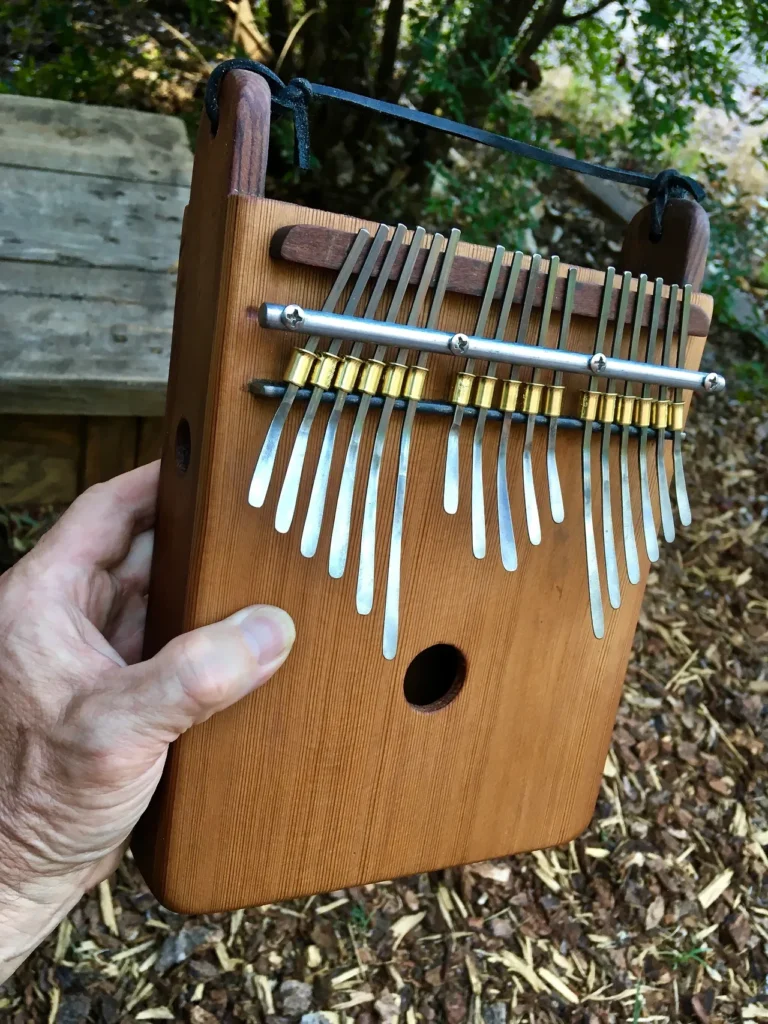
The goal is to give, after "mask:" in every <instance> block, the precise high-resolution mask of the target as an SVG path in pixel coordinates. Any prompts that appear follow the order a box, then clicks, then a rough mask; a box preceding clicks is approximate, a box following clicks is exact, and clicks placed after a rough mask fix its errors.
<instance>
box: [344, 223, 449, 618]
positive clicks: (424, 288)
mask: <svg viewBox="0 0 768 1024" xmlns="http://www.w3.org/2000/svg"><path fill="white" fill-rule="evenodd" d="M419 230H420V231H421V236H420V238H419V243H420V242H421V239H423V237H424V234H425V233H426V232H425V231H424V229H423V228H420V229H419ZM415 238H416V236H415V235H414V240H415ZM443 240H444V236H443V235H435V236H434V237H433V239H432V245H431V246H430V248H429V252H428V254H427V259H426V262H425V264H424V270H423V271H422V275H421V278H420V280H419V284H418V287H417V288H416V294H415V296H414V298H413V305H412V306H411V311H410V313H409V314H408V320H407V321H406V322H407V323H408V324H409V325H411V326H413V325H415V324H417V323H418V321H419V317H420V315H421V311H422V309H423V307H424V302H425V300H426V298H427V293H428V292H429V289H430V286H431V284H432V277H433V275H434V272H435V268H436V266H437V261H438V259H439V257H440V252H441V250H442V247H443ZM408 351H409V350H408V349H407V348H400V349H398V350H397V355H396V357H395V362H394V364H392V365H393V366H395V367H397V366H403V365H404V364H405V360H406V359H407V358H408ZM382 393H383V394H384V396H385V398H384V404H383V405H382V407H381V413H380V414H379V425H378V427H377V428H376V436H375V437H374V440H373V452H372V453H371V462H370V466H369V467H368V483H367V485H366V488H365V503H364V505H363V529H362V533H361V535H360V563H359V566H358V573H357V597H356V605H357V610H358V612H359V613H360V614H361V615H368V614H369V613H370V611H371V609H372V608H373V587H374V579H375V571H376V516H377V511H378V501H379V481H380V479H381V463H382V460H383V458H384V448H385V445H386V443H387V431H388V430H389V421H390V419H391V418H392V410H393V409H394V408H395V402H396V401H397V399H398V398H399V397H400V393H401V385H398V384H395V382H394V378H393V382H392V385H391V387H389V386H388V384H387V380H386V377H385V379H384V384H383V387H382Z"/></svg>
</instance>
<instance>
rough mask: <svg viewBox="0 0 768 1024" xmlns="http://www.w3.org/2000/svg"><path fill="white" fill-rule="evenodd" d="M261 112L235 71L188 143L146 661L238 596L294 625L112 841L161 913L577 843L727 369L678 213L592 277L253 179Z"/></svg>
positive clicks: (174, 757)
mask: <svg viewBox="0 0 768 1024" xmlns="http://www.w3.org/2000/svg"><path fill="white" fill-rule="evenodd" d="M269 111H270V94H269V90H268V88H267V86H266V85H265V83H264V81H263V79H262V78H260V77H258V76H257V75H254V74H250V73H248V72H246V71H234V72H231V73H230V74H229V75H227V77H226V78H225V79H224V81H223V84H222V87H221V95H220V116H219V122H218V126H217V132H216V134H215V135H213V134H212V132H211V126H210V124H209V122H208V120H207V118H206V117H205V116H204V117H203V120H202V123H201V128H200V133H199V136H198V141H197V149H196V153H195V168H194V174H193V182H192V193H191V199H190V203H189V206H188V209H187V211H186V215H185V220H184V228H183V235H182V245H181V257H180V265H179V284H178V297H177V305H176V314H175V322H174V336H173V353H172V359H171V376H170V385H169V395H168V411H167V437H166V441H165V447H164V451H163V466H162V473H161V485H160V499H159V509H158V522H157V539H156V556H155V564H154V567H153V577H152V587H151V594H150V612H149V620H148V627H147V654H152V653H154V652H155V651H156V650H158V649H159V648H160V647H161V646H162V645H164V644H165V643H166V642H167V641H168V640H169V639H171V638H172V637H173V636H175V635H177V634H179V633H181V632H183V631H186V630H188V629H191V628H194V627H197V626H200V625H203V624H205V623H208V622H211V621H215V620H217V619H220V618H222V617H224V616H226V615H228V614H231V613H232V612H234V611H236V610H237V609H239V608H241V607H244V606H246V605H249V604H254V603H270V604H276V605H279V606H280V607H283V608H285V609H286V610H287V611H288V612H289V613H290V614H291V615H292V616H293V618H294V620H295V622H296V625H297V633H298V639H297V642H296V646H295V648H294V651H293V653H292V654H291V656H290V658H289V660H288V662H287V663H286V665H285V667H284V668H283V669H282V670H281V671H280V672H279V674H278V676H277V677H276V678H275V679H274V680H273V681H272V682H270V683H269V684H268V685H267V686H265V687H263V688H262V689H260V690H258V691H257V692H256V693H254V694H252V695H251V696H250V697H248V698H246V699H245V700H244V701H242V702H241V703H239V704H238V705H236V706H235V707H233V708H231V709H230V710H229V711H226V712H224V713H222V714H219V715H217V716H215V717H214V718H213V719H211V720H210V721H208V722H207V723H205V724H204V725H202V726H199V727H197V728H195V729H193V730H191V731H190V732H189V733H187V734H186V735H184V736H183V737H182V738H181V739H180V740H179V741H178V742H177V743H176V744H174V746H173V747H172V749H171V752H170V755H169V760H168V765H167V768H166V772H165V775H164V778H163V782H162V784H161V786H160V789H159V790H158V792H157V794H156V796H155V799H154V801H153V803H152V805H151V807H150V809H149V811H148V812H147V814H146V815H145V817H144V819H143V820H142V822H141V823H140V826H139V828H138V829H137V832H136V835H135V837H134V850H135V854H136V857H137V860H138V862H139V865H140V867H141V869H142V871H143V872H144V875H145V877H146V879H147V881H148V883H149V884H150V886H151V887H152V889H153V890H154V892H155V893H156V894H157V895H158V897H159V898H160V899H161V900H162V901H163V902H164V903H166V904H167V905H168V906H170V907H172V908H175V909H178V910H183V911H209V910H220V909H227V908H235V907H239V906H244V905H249V904H260V903H267V902H272V901H274V900H278V899H284V898H288V897H292V896H296V895H300V894H306V893H311V892H316V891H319V890H335V889H340V888H343V887H346V886H350V885H355V884H361V883H363V882H369V881H374V880H381V879H386V878H391V877H393V876H397V875H406V874H412V873H415V872H420V871H425V870H431V869H435V868H439V867H444V866H448V865H453V864H457V863H466V862H470V861H477V860H482V859H486V858H490V857H496V856H500V855H505V854H509V853H514V852H518V851H522V850H530V849H537V848H541V847H545V846H550V845H553V844H556V843H562V842H565V841H567V840H569V839H570V838H572V837H573V836H575V835H577V834H578V833H579V832H580V831H582V830H583V828H584V827H585V826H586V824H587V823H588V821H589V819H590V816H591V814H592V810H593V807H594V803H595V799H596V795H597V792H598V788H599V785H600V780H601V775H602V770H603V766H604V762H605V757H606V753H607V750H608V745H609V741H610V735H611V729H612V724H613V719H614V716H615V711H616V706H617V702H618V699H619V694H620V688H621V684H622V680H623V677H624V674H625V671H626V666H627V661H628V658H629V652H630V648H631V644H632V638H633V635H634V631H635V627H636V624H637V619H638V615H639V608H640V602H641V599H642V592H643V586H644V583H645V579H646V577H647V573H648V568H649V565H650V563H651V562H654V561H656V559H658V557H659V546H658V542H657V517H660V521H661V527H662V531H663V535H664V538H665V539H666V540H668V541H669V540H671V539H673V538H674V534H675V528H676V527H675V515H673V501H672V496H671V493H670V492H672V494H674V496H675V504H676V508H677V512H676V518H677V519H678V520H679V521H680V522H681V523H682V524H683V525H685V524H687V523H688V522H689V521H690V509H689V503H688V497H687V493H686V487H685V476H684V467H683V441H684V426H685V416H686V408H687V402H688V400H689V398H690V395H691V394H692V393H693V392H712V393H716V392H719V391H722V389H723V388H724V386H725V382H724V380H723V378H722V377H721V376H720V375H719V374H717V373H713V372H709V373H704V372H702V371H699V370H698V366H699V360H700V357H701V354H702V350H703V346H704V341H705V338H706V335H707V331H708V328H709V323H710V317H711V312H712V301H711V299H710V298H709V297H708V296H707V295H704V294H701V293H700V292H699V291H697V290H696V289H697V288H698V287H699V285H700V283H701V278H702V275H703V269H704V264H705V260H706V245H707V242H706V239H707V236H706V225H707V222H706V217H705V216H704V214H703V212H702V211H701V208H700V207H699V206H698V205H697V204H696V203H692V202H688V201H685V200H682V199H679V200H672V201H671V202H670V203H669V205H668V208H667V210H666V213H665V222H664V223H665V232H666V233H667V235H668V238H667V239H666V240H665V241H664V242H663V243H660V244H656V245H654V244H651V243H650V242H648V241H647V240H646V239H647V235H648V210H647V208H646V210H644V211H641V213H640V214H639V215H638V217H637V218H636V219H635V221H634V222H633V224H632V225H631V226H630V228H629V231H628V233H627V238H626V240H625V244H624V249H623V251H622V253H621V257H620V261H619V265H620V268H621V271H620V272H617V271H616V270H614V269H613V268H609V269H608V270H607V271H606V272H604V273H603V272H598V271H594V270H590V269H587V268H583V267H577V266H566V265H565V264H564V263H561V261H560V260H559V259H558V258H557V257H556V256H550V258H549V259H546V260H545V259H542V257H541V256H540V255H538V254H532V255H530V256H528V255H524V254H523V253H521V252H510V251H506V250H505V249H504V248H503V247H502V246H497V247H496V248H495V249H493V250H492V249H488V248H485V247H482V246H476V245H472V244H470V243H468V242H464V241H461V240H460V238H459V232H458V231H456V230H453V231H447V232H446V233H445V234H440V233H436V234H433V235H428V234H427V233H426V232H425V231H424V229H423V228H420V227H417V228H415V229H413V230H407V229H406V227H405V226H403V225H399V226H388V225H384V224H381V225H378V224H370V223H364V222H362V221H360V220H357V219H355V218H350V217H345V216H341V215H338V214H331V213H327V212H323V211H320V210H313V209H309V208H305V207H298V206H293V205H290V204H286V203H281V202H275V201H270V200H267V199H265V198H263V196H262V190H263V183H264V174H265V166H266V155H267V148H268V134H269ZM638 538H640V543H639V544H638Z"/></svg>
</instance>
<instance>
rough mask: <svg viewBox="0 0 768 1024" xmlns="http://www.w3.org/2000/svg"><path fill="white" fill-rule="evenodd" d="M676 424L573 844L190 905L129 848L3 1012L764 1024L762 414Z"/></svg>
mask: <svg viewBox="0 0 768 1024" xmlns="http://www.w3.org/2000/svg"><path fill="white" fill-rule="evenodd" d="M730 342H731V339H729V338H727V337H725V336H723V335H722V334H721V335H720V337H719V339H715V344H714V346H713V348H714V351H715V353H716V354H717V356H718V358H720V356H723V355H724V353H727V351H728V345H729V344H730ZM720 362H721V364H722V362H723V360H722V359H721V360H720ZM689 431H690V440H689V442H688V445H687V467H688V476H689V490H690V493H691V496H692V504H693V513H694V523H693V526H692V527H691V528H689V529H687V530H684V531H682V532H681V534H680V536H679V537H678V539H677V541H676V542H675V544H674V545H672V546H671V547H669V546H667V547H666V548H665V550H664V552H663V555H662V560H661V562H660V563H659V565H658V568H657V569H655V570H654V572H653V573H652V575H651V578H650V583H649V586H648V591H647V596H646V600H645V604H644V606H643V614H642V618H641V622H640V626H639V629H638V632H637V637H636V640H635V648H634V656H633V659H632V662H631V665H630V668H629V672H628V675H627V681H626V688H625V691H624V699H623V701H622V704H621V707H620V710H619V715H618V720H617V723H616V728H615V731H614V737H613V745H612V749H611V753H610V756H609V758H608V762H607V764H606V768H605V776H604V780H603V784H602V791H601V794H600V799H599V802H598V805H597V808H596V811H595V815H594V818H593V820H592V823H591V825H590V827H589V829H588V830H587V832H586V833H585V834H584V835H583V836H582V837H581V838H579V839H577V840H576V841H575V842H572V843H570V844H569V845H568V846H565V847H561V848H558V849H553V850H548V851H544V852H537V853H532V854H529V855H525V856H517V857H510V858H508V859H505V860H499V861H494V862H492V863H485V864H475V865H470V866H468V867H463V868H456V869H454V870H451V871H445V872H439V873H435V874H431V875H421V876H418V877H413V878H404V879H398V880H396V881H392V882H386V883H382V884H379V885H370V886H365V887H363V888H360V889H350V890H346V891H343V892H335V893H326V894H323V895H319V896H316V897H313V898H312V899H309V900H306V901H294V902H289V903H285V904H279V905H278V904H275V905H272V906H269V907H263V908H261V909H256V910H246V911H242V910H241V911H237V912H236V913H233V914H221V915H210V916H206V917H191V918H184V917H181V916H178V915H175V914H173V913H170V912H169V911H167V910H165V909H163V908H162V907H160V906H159V905H158V904H157V902H156V901H155V900H154V899H153V897H152V896H151V895H150V894H149V893H148V892H147V891H146V888H145V886H144V884H143V882H142V880H141V878H140V877H139V875H138V873H137V871H136V870H135V868H134V866H133V864H132V863H131V862H130V860H126V861H125V862H124V864H123V865H122V867H121V868H120V870H119V871H118V873H117V875H116V876H115V877H114V878H112V879H111V880H110V882H108V883H104V884H103V885H102V886H101V887H100V889H99V890H98V891H96V892H93V893H91V894H90V895H89V896H87V897H86V898H85V899H83V900H82V902H81V903H80V904H79V906H78V907H77V908H76V909H75V910H74V911H73V912H72V914H70V916H69V918H68V919H67V920H66V921H64V922H63V923H62V925H61V926H60V927H59V929H58V931H57V932H56V933H55V934H54V935H53V936H51V938H50V939H49V940H48V941H47V942H46V943H45V944H44V946H43V947H42V948H41V949H40V950H39V951H38V953H37V954H36V955H35V956H33V957H32V958H31V959H30V960H29V962H28V963H27V964H26V965H25V966H24V967H23V968H22V969H20V970H19V971H18V972H17V975H16V976H15V977H14V978H13V979H12V980H11V981H10V982H9V983H8V984H6V986H5V987H4V988H2V987H0V1020H3V1021H8V1022H9V1024H22V1022H27V1021H41V1022H45V1021H47V1022H52V1024H53V1022H55V1024H75V1022H80V1021H94V1022H103V1024H117V1022H124V1024H127V1022H129V1021H146V1020H180V1021H189V1022H191V1024H214V1022H215V1021H256V1022H264V1024H283V1022H285V1024H289V1022H299V1021H300V1022H301V1024H346V1022H348V1021H350V1020H351V1019H352V1018H356V1020H357V1021H358V1024H376V1022H378V1021H381V1022H382V1024H395V1022H402V1024H417V1022H418V1024H422V1022H426V1024H432V1022H433V1021H439V1022H443V1021H445V1022H447V1024H463V1022H465V1021H466V1022H469V1024H507V1022H509V1024H514V1022H517V1021H521V1022H526V1024H544V1022H554V1021H571V1022H582V1021H583V1022H585V1024H614V1022H617V1024H618V1022H624V1021H627V1022H634V1024H640V1022H646V1021H647V1022H659V1024H666V1022H669V1021H694V1022H697V1021H698V1022H701V1024H708V1022H711V1024H720V1022H736V1021H760V1020H768V890H766V886H765V884H764V883H765V878H766V871H768V855H767V854H766V846H768V794H767V793H766V781H767V779H768V775H767V773H766V761H767V757H766V694H768V666H767V659H766V641H768V624H767V621H766V620H767V615H766V613H767V612H768V587H767V586H766V581H768V559H767V557H766V556H767V555H768V531H767V530H766V501H767V496H768V448H767V446H766V441H767V440H768V413H767V412H766V408H765V406H764V405H763V404H762V403H761V401H760V400H759V399H758V398H755V397H752V398H750V397H749V396H744V400H743V401H737V400H735V399H733V398H731V399H729V400H722V401H720V402H705V401H699V402H697V403H696V405H695V409H694V412H693V414H692V417H691V421H690V424H689ZM8 529H9V530H10V532H11V533H12V532H13V523H10V524H9V526H8Z"/></svg>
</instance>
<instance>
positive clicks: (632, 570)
mask: <svg viewBox="0 0 768 1024" xmlns="http://www.w3.org/2000/svg"><path fill="white" fill-rule="evenodd" d="M647 287H648V275H647V274H640V276H639V277H638V279H637V293H636V297H635V317H634V321H633V323H632V334H631V336H630V342H629V359H630V360H632V361H634V360H636V359H637V346H638V342H639V340H640V331H641V329H642V326H643V309H644V307H645V292H646V289H647ZM624 400H625V401H624V406H622V413H621V415H620V416H619V420H620V423H621V448H620V453H619V473H620V477H621V525H622V531H623V533H624V558H625V559H626V563H627V578H628V580H629V582H630V583H639V582H640V561H639V559H638V557H637V542H636V540H635V522H634V518H633V515H632V492H631V491H630V487H629V427H630V423H631V420H632V411H633V407H634V389H633V386H632V383H631V382H630V381H626V382H625V384H624ZM627 400H628V401H627Z"/></svg>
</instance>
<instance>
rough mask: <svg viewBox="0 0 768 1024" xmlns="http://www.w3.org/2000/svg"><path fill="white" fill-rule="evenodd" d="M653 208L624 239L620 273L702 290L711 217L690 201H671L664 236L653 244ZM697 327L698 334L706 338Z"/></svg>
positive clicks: (646, 210) (640, 215)
mask: <svg viewBox="0 0 768 1024" xmlns="http://www.w3.org/2000/svg"><path fill="white" fill-rule="evenodd" d="M650 228H651V206H650V205H649V206H645V207H643V209H642V210H640V211H639V212H638V213H636V214H635V216H634V217H633V218H632V220H631V221H630V223H629V226H628V227H627V230H626V233H625V235H624V244H623V246H622V249H621V255H620V256H619V261H618V269H619V270H631V271H632V273H633V274H634V275H635V276H637V274H651V273H653V274H654V275H660V276H661V277H663V278H664V280H665V281H666V282H668V283H669V284H679V285H684V284H690V285H693V287H694V288H696V289H699V288H701V284H702V281H703V280H704V274H705V272H706V269H707V253H708V252H709V217H708V216H707V214H706V212H705V210H704V209H703V208H702V207H701V206H700V205H699V204H698V203H696V202H694V201H693V200H690V199H670V200H669V202H668V203H667V208H666V210H665V211H664V221H663V236H662V240H661V241H660V242H652V241H651V240H650V239H649V237H648V234H649V231H650ZM692 329H693V327H692ZM706 333H707V332H706V331H702V330H700V328H699V326H698V321H697V326H696V330H695V331H694V334H706Z"/></svg>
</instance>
